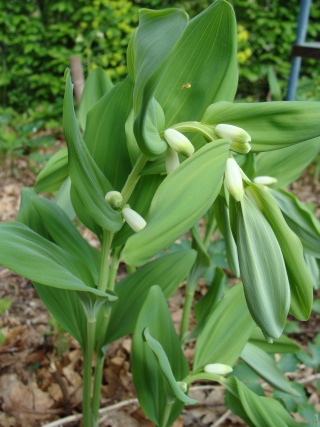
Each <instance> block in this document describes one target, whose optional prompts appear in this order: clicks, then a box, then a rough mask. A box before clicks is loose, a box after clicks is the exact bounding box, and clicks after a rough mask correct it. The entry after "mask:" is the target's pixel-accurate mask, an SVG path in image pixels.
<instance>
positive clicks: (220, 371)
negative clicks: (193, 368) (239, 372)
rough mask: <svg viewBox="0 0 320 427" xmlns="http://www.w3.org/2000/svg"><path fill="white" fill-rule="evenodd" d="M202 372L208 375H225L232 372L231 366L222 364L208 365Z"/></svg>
mask: <svg viewBox="0 0 320 427" xmlns="http://www.w3.org/2000/svg"><path fill="white" fill-rule="evenodd" d="M203 370H204V372H207V373H208V374H217V375H227V374H230V372H232V371H233V369H232V368H231V366H229V365H224V364H223V363H210V364H209V365H206V366H205V367H204V369H203Z"/></svg>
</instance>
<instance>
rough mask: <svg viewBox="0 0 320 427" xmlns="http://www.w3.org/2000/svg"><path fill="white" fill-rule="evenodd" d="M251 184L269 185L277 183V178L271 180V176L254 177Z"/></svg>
mask: <svg viewBox="0 0 320 427" xmlns="http://www.w3.org/2000/svg"><path fill="white" fill-rule="evenodd" d="M253 182H254V183H255V184H262V185H271V184H275V183H276V182H278V180H277V178H273V177H272V176H256V177H255V178H254V179H253Z"/></svg>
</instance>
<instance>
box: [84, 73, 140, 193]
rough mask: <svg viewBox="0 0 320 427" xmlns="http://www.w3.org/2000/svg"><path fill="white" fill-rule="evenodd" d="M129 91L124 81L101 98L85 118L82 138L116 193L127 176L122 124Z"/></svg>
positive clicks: (128, 166) (129, 84) (129, 105)
mask: <svg viewBox="0 0 320 427" xmlns="http://www.w3.org/2000/svg"><path fill="white" fill-rule="evenodd" d="M132 91H133V84H132V81H131V80H130V78H129V77H127V78H126V79H125V80H124V81H123V82H122V83H120V84H117V85H116V86H114V87H113V88H112V89H111V90H110V91H109V92H108V93H107V94H106V95H105V96H103V97H102V98H101V99H100V101H99V102H98V103H97V104H96V105H95V106H94V107H93V108H92V109H91V110H90V112H89V114H88V118H87V126H86V131H85V135H84V140H85V142H86V145H87V147H88V150H89V152H90V154H91V156H92V157H93V159H94V161H95V163H96V164H97V166H98V167H99V169H100V170H101V171H102V172H103V174H104V175H105V176H106V177H107V178H108V181H109V182H110V183H111V185H112V187H113V188H114V189H116V190H118V191H121V189H122V187H123V186H124V184H125V181H126V179H127V177H128V175H129V173H130V172H131V162H130V158H129V153H128V149H127V143H126V136H125V123H126V121H127V118H128V116H129V113H130V111H131V109H132Z"/></svg>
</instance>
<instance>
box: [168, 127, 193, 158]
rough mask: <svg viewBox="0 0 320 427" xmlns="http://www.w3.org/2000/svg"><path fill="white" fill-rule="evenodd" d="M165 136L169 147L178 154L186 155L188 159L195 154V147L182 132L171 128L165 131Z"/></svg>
mask: <svg viewBox="0 0 320 427" xmlns="http://www.w3.org/2000/svg"><path fill="white" fill-rule="evenodd" d="M163 136H164V139H165V140H166V141H167V143H168V145H169V146H170V147H171V148H172V149H173V150H174V151H176V152H177V153H181V154H184V155H185V156H187V157H190V156H191V155H192V154H193V153H194V146H193V145H192V144H191V142H190V141H189V139H188V138H187V137H186V136H184V135H183V134H182V133H181V132H178V131H177V130H175V129H171V128H169V129H167V130H165V131H164V133H163Z"/></svg>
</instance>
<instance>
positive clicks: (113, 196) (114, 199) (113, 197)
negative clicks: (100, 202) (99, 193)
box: [104, 191, 122, 208]
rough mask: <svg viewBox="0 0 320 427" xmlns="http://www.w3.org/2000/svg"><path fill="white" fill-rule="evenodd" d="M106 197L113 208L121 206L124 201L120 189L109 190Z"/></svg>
mask: <svg viewBox="0 0 320 427" xmlns="http://www.w3.org/2000/svg"><path fill="white" fill-rule="evenodd" d="M104 199H105V201H106V202H107V203H108V204H109V205H110V206H111V207H112V208H119V207H120V206H121V203H122V195H121V193H119V191H108V193H107V194H106V195H105V197H104Z"/></svg>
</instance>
